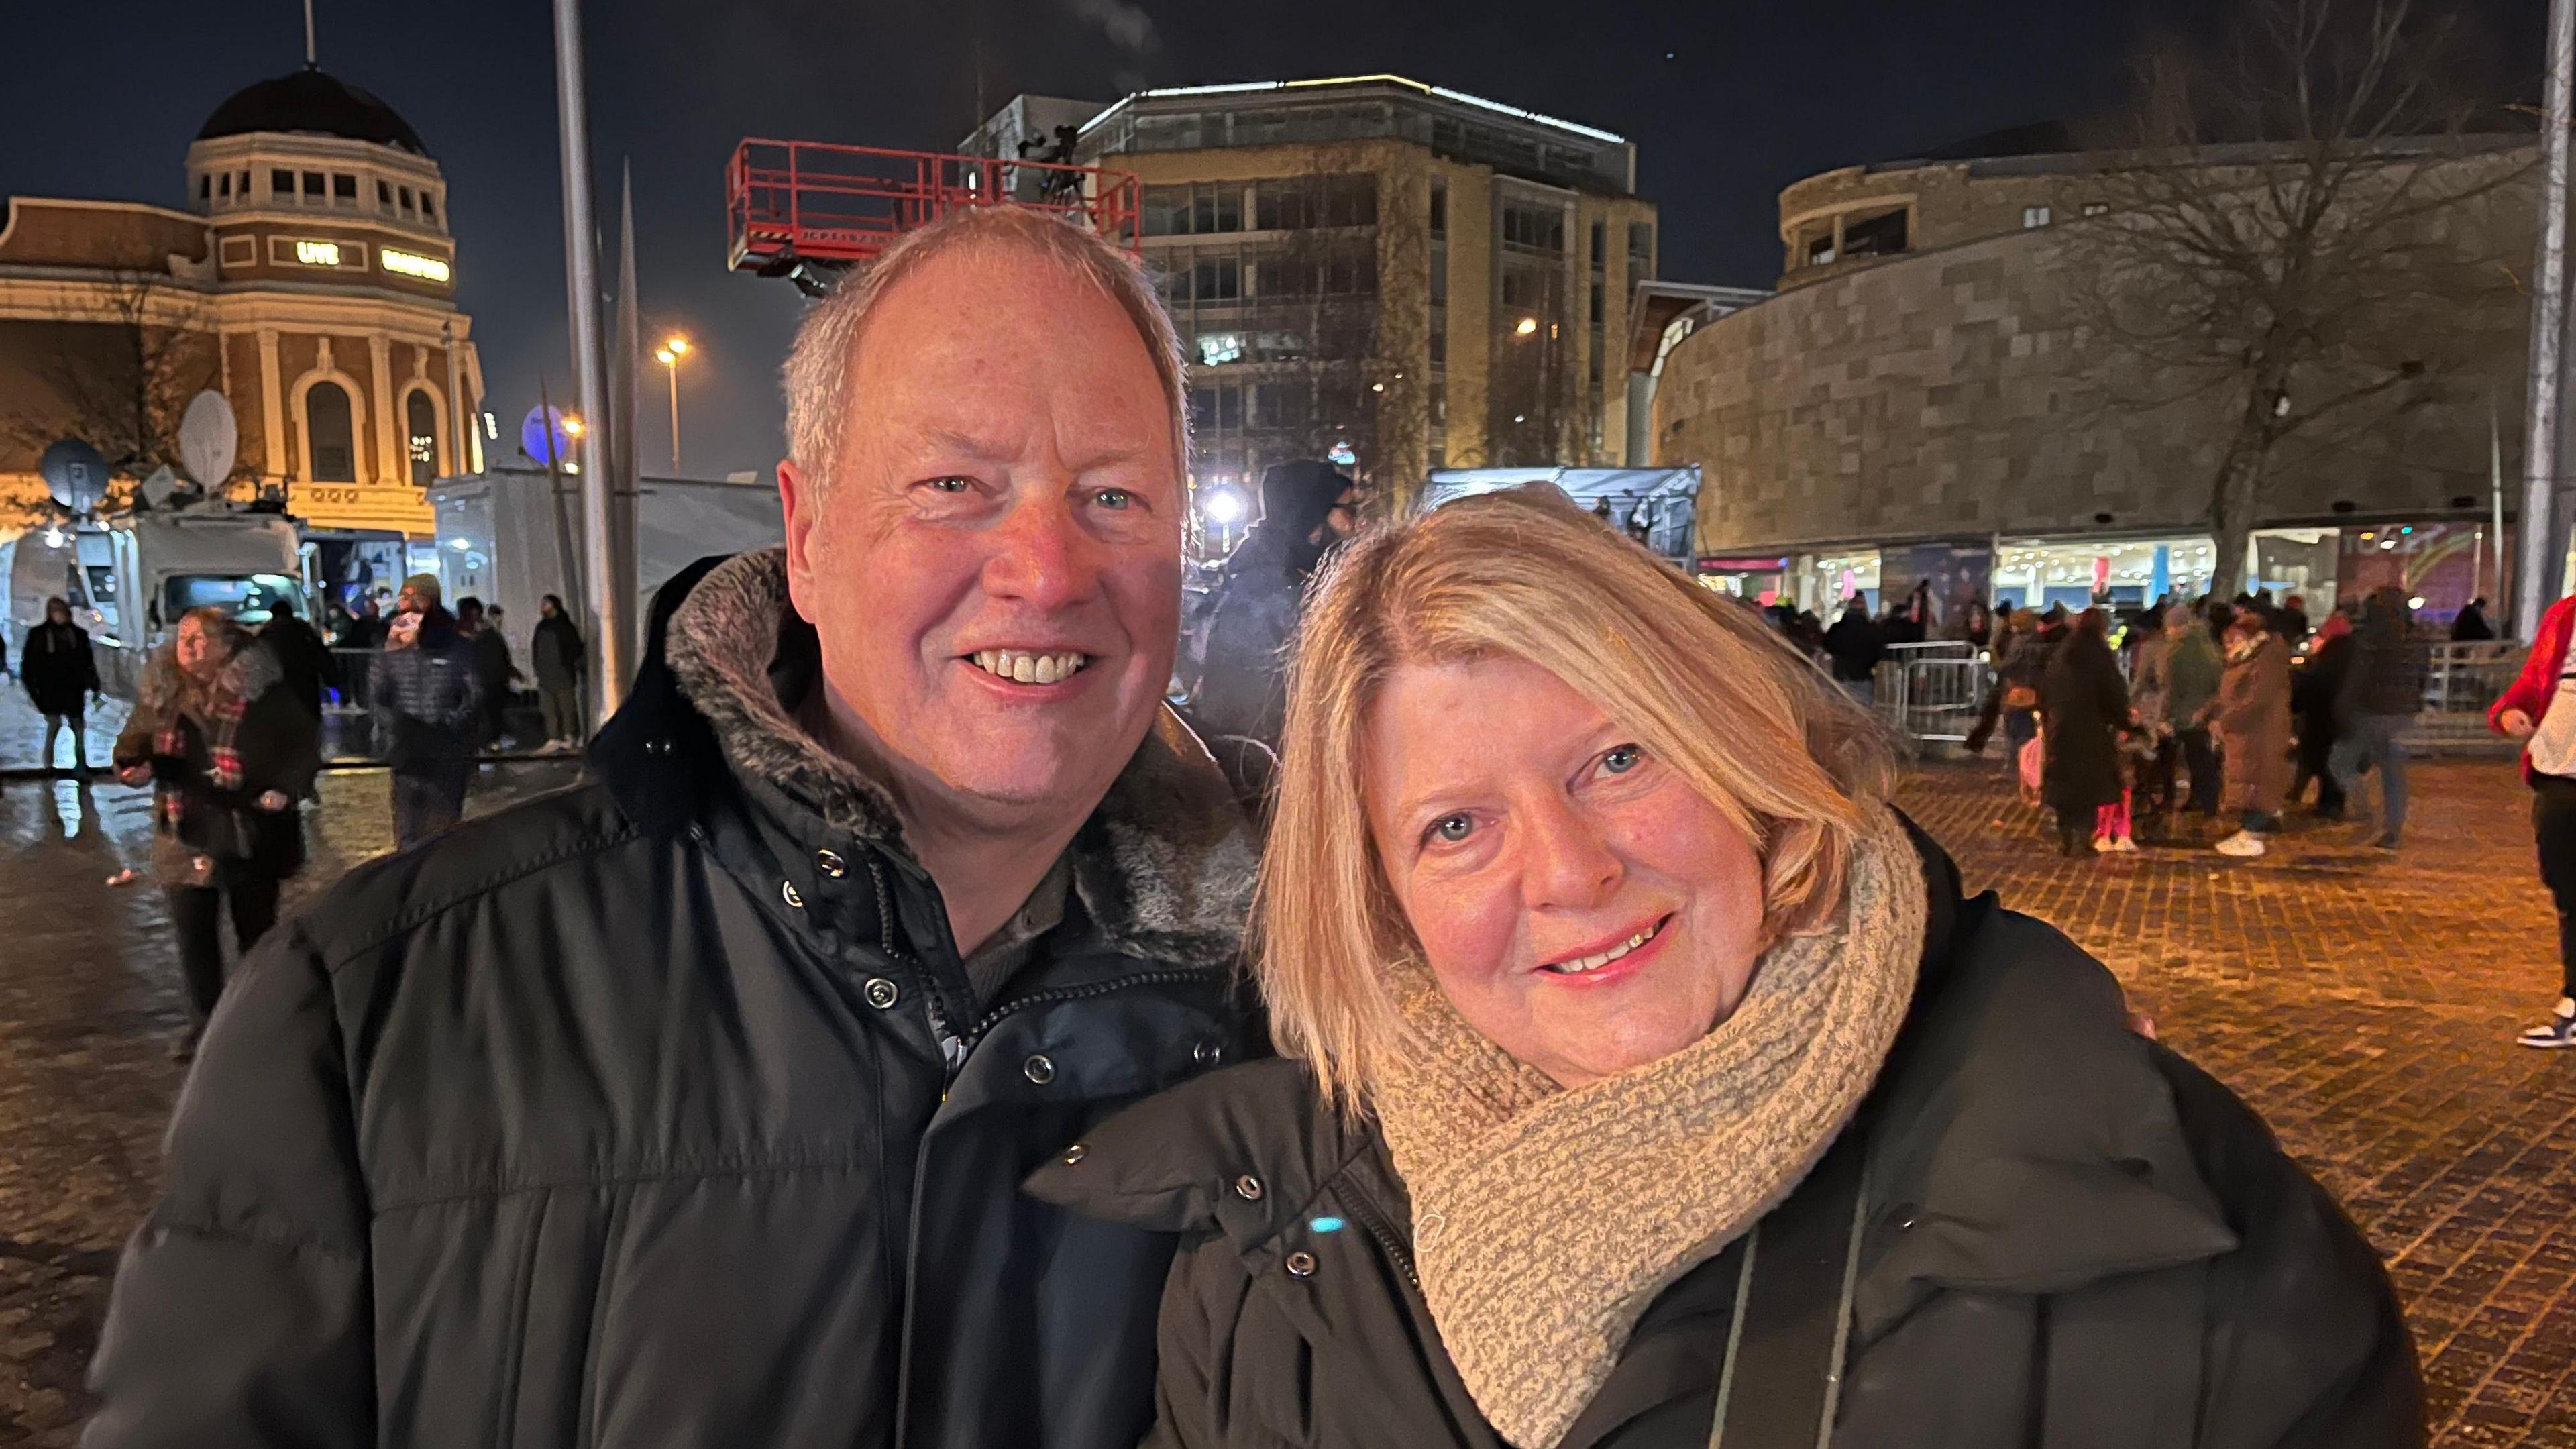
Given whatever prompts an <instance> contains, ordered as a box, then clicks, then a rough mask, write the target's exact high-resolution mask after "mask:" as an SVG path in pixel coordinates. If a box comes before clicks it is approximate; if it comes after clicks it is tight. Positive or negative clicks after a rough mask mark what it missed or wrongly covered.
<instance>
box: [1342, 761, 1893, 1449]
mask: <svg viewBox="0 0 2576 1449" xmlns="http://www.w3.org/2000/svg"><path fill="white" fill-rule="evenodd" d="M1848 879H1849V885H1848V888H1847V894H1846V896H1845V899H1844V910H1843V912H1842V914H1841V916H1840V918H1839V919H1837V920H1836V921H1835V923H1834V924H1833V926H1832V927H1831V928H1830V929H1828V930H1825V931H1823V932H1819V933H1816V934H1811V935H1805V936H1797V937H1792V938H1790V939H1787V940H1784V941H1782V942H1780V943H1779V944H1777V945H1775V946H1773V947H1772V948H1771V949H1770V950H1769V951H1768V952H1766V953H1764V955H1763V957H1762V960H1761V961H1760V963H1759V965H1758V967H1757V968H1756V971H1755V974H1754V977H1753V983H1752V986H1751V988H1750V989H1749V990H1748V991H1747V992H1746V994H1745V997H1744V1000H1743V1002H1742V1003H1741V1004H1740V1005H1739V1006H1738V1007H1737V1008H1736V1010H1735V1013H1734V1015H1732V1016H1730V1017H1728V1018H1727V1019H1726V1020H1725V1021H1724V1022H1722V1023H1720V1024H1719V1025H1718V1027H1717V1029H1716V1030H1715V1031H1712V1032H1710V1033H1709V1034H1708V1035H1707V1036H1706V1037H1704V1038H1702V1039H1701V1040H1700V1041H1698V1042H1696V1043H1694V1044H1692V1045H1691V1046H1689V1047H1686V1048H1684V1049H1683V1050H1681V1051H1679V1052H1676V1053H1674V1054H1673V1055H1672V1056H1669V1057H1666V1058H1664V1059H1663V1060H1661V1061H1657V1062H1650V1063H1648V1064H1647V1065H1645V1066H1642V1067H1639V1068H1637V1069H1635V1070H1634V1071H1629V1072H1623V1073H1621V1074H1620V1075H1618V1076H1615V1077H1610V1078H1606V1079H1604V1080H1602V1081H1598V1082H1594V1083H1592V1084H1590V1085H1588V1086H1585V1087H1582V1088H1580V1089H1578V1090H1574V1091H1567V1090H1566V1089H1564V1088H1562V1087H1559V1086H1558V1085H1556V1083H1555V1082H1553V1081H1552V1080H1550V1079H1549V1078H1547V1077H1546V1076H1545V1075H1543V1074H1541V1073H1540V1072H1539V1071H1538V1070H1537V1069H1536V1068H1534V1067H1530V1066H1526V1065H1524V1064H1522V1063H1520V1062H1518V1061H1515V1060H1513V1059H1512V1058H1511V1057H1509V1056H1506V1055H1504V1053H1503V1052H1502V1050H1501V1049H1500V1048H1498V1047H1496V1046H1494V1045H1493V1044H1492V1043H1491V1042H1488V1041H1486V1040H1485V1039H1484V1038H1483V1037H1480V1036H1478V1035H1477V1034H1476V1033H1475V1032H1474V1031H1472V1030H1471V1029H1469V1027H1468V1026H1467V1024H1466V1023H1465V1022H1464V1021H1463V1020H1461V1019H1460V1018H1459V1016H1458V1014H1457V1012H1456V1011H1455V1010H1453V1009H1452V1008H1451V1007H1450V1006H1449V1004H1448V1002H1447V1000H1446V999H1445V998H1444V997H1442V996H1441V995H1440V993H1439V991H1438V989H1437V988H1436V987H1435V986H1433V984H1432V982H1431V979H1430V975H1429V973H1428V972H1427V971H1426V970H1424V969H1423V968H1421V967H1419V966H1414V967H1411V968H1410V969H1409V970H1407V971H1405V972H1404V973H1403V974H1404V980H1403V982H1402V984H1401V985H1400V987H1399V993H1400V996H1401V999H1402V1005H1403V1009H1404V1012H1405V1015H1406V1017H1407V1019H1408V1020H1409V1021H1410V1022H1411V1024H1412V1025H1413V1027H1414V1028H1415V1029H1416V1030H1417V1031H1418V1032H1420V1033H1421V1037H1422V1043H1423V1045H1422V1049H1421V1050H1420V1051H1418V1052H1417V1053H1415V1054H1412V1057H1411V1059H1410V1060H1408V1061H1406V1062H1405V1063H1404V1064H1403V1066H1402V1067H1401V1068H1400V1069H1399V1072H1398V1074H1397V1075H1395V1076H1394V1077H1393V1079H1391V1080H1390V1081H1388V1082H1386V1083H1385V1084H1384V1085H1383V1086H1382V1087H1381V1088H1380V1090H1379V1092H1378V1095H1377V1098H1376V1101H1375V1106H1376V1108H1377V1112H1378V1116H1379V1120H1380V1122H1381V1124H1382V1125H1383V1127H1384V1129H1385V1132H1386V1140H1387V1146H1388V1149H1389V1150H1390V1152H1391V1153H1392V1155H1393V1156H1394V1159H1395V1165H1396V1170H1397V1171H1398V1172H1399V1173H1400V1174H1402V1176H1403V1178H1404V1182H1405V1185H1406V1187H1407V1188H1408V1189H1410V1190H1411V1193H1412V1196H1413V1231H1414V1248H1415V1256H1416V1260H1417V1266H1418V1269H1419V1271H1420V1275H1421V1278H1422V1292H1423V1297H1424V1298H1425V1300H1426V1301H1427V1302H1428V1303H1429V1304H1430V1307H1431V1316H1432V1319H1433V1321H1434V1322H1435V1323H1436V1324H1437V1325H1438V1326H1439V1329H1440V1339H1441V1342H1442V1343H1443V1344H1445V1345H1446V1346H1447V1347H1448V1350H1449V1354H1450V1357H1451V1358H1452V1359H1454V1360H1455V1361H1456V1363H1457V1365H1458V1371H1459V1374H1460V1376H1461V1377H1462V1378H1463V1379H1464V1380H1465V1383H1466V1385H1467V1389H1468V1392H1470V1393H1471V1394H1473V1395H1474V1396H1475V1400H1476V1407H1477V1408H1478V1409H1480V1410H1482V1411H1483V1413H1484V1415H1485V1417H1486V1418H1487V1419H1488V1420H1489V1421H1491V1422H1492V1424H1493V1426H1494V1427H1495V1429H1496V1430H1498V1431H1499V1432H1500V1433H1501V1434H1502V1436H1503V1437H1504V1438H1505V1439H1507V1440H1509V1441H1510V1442H1511V1443H1512V1444H1514V1445H1516V1446H1518V1449H1548V1446H1551V1445H1554V1444H1555V1443H1557V1441H1558V1440H1560V1439H1561V1438H1563V1437H1564V1434H1565V1431H1566V1430H1567V1429H1569V1428H1571V1427H1572V1426H1573V1424H1574V1421H1575V1419H1576V1417H1577V1416H1578V1415H1580V1414H1581V1413H1582V1411H1583V1408H1584V1406H1585V1405H1586V1404H1588V1403H1590V1402H1591V1400H1592V1397H1593V1395H1594V1394H1596V1393H1598V1392H1599V1391H1600V1388H1601V1385H1602V1383H1603V1381H1604V1380H1605V1379H1607V1378H1608V1377H1609V1373H1610V1369H1611V1367H1612V1366H1613V1365H1614V1364H1616V1363H1617V1362H1618V1358H1619V1354H1620V1351H1621V1350H1622V1349H1623V1348H1624V1347H1625V1346H1626V1345H1627V1341H1628V1335H1629V1332H1630V1331H1631V1330H1632V1329H1633V1328H1634V1327H1635V1326H1636V1322H1637V1319H1638V1317H1639V1315H1641V1314H1642V1313H1644V1311H1645V1309H1646V1306H1647V1305H1648V1304H1649V1303H1651V1302H1652V1301H1653V1300H1654V1298H1655V1295H1656V1294H1657V1293H1659V1292H1661V1291H1662V1290H1663V1289H1664V1288H1665V1287H1667V1286H1669V1285H1670V1284H1671V1283H1672V1282H1673V1281H1674V1280H1675V1279H1677V1278H1679V1277H1680V1276H1681V1275H1682V1274H1684V1273H1686V1272H1688V1271H1689V1270H1690V1269H1692V1268H1693V1267H1696V1266H1698V1265H1699V1264H1700V1263H1702V1262H1705V1261H1707V1260H1708V1259H1709V1258H1711V1257H1714V1256H1715V1255H1717V1254H1718V1253H1720V1252H1723V1251H1724V1250H1725V1248H1726V1246H1727V1244H1729V1243H1731V1242H1733V1241H1734V1240H1735V1239H1736V1238H1737V1237H1739V1236H1741V1235H1742V1234H1743V1233H1744V1232H1745V1231H1746V1230H1747V1229H1749V1228H1750V1227H1752V1225H1753V1224H1754V1223H1755V1222H1756V1221H1758V1220H1759V1219H1760V1218H1761V1217H1762V1215H1763V1214H1764V1213H1766V1212H1768V1211H1770V1209H1771V1208H1772V1207H1774V1206H1775V1205H1777V1204H1778V1203H1779V1202H1780V1201H1781V1199H1783V1198H1785V1197H1787V1196H1788V1195H1789V1193H1790V1191H1791V1190H1792V1189H1794V1188H1795V1187H1796V1186H1797V1185H1798V1183H1799V1181H1800V1180H1801V1179H1803V1178H1804V1177H1805V1176H1806V1174H1807V1171H1808V1169H1810V1168H1812V1167H1814V1166H1815V1164H1816V1161H1817V1159H1819V1158H1820V1157H1822V1156H1823V1155H1824V1152H1825V1149H1826V1148H1827V1147H1828V1146H1830V1145H1832V1143H1833V1140H1834V1138H1835V1137H1837V1136H1838V1135H1840V1134H1841V1132H1842V1129H1843V1127H1844V1125H1845V1124H1846V1123H1848V1122H1849V1121H1850V1120H1851V1116H1852V1113H1853V1112H1854V1111H1855V1110H1856V1109H1857V1108H1858V1107H1859V1105H1860V1102H1861V1099H1862V1098H1863V1097H1865V1096H1867V1095H1868V1093H1869V1090H1870V1086H1871V1084H1872V1083H1873V1082H1874V1081H1875V1079H1876V1077H1877V1074H1878V1068H1879V1064H1880V1063H1881V1062H1882V1061H1883V1060H1885V1058H1886V1056H1887V1052H1888V1048H1889V1046H1890V1045H1891V1044H1892V1043H1893V1042H1894V1041H1895V1039H1896V1032H1897V1028H1898V1027H1899V1026H1900V1025H1901V1024H1902V1023H1903V1021H1904V1018H1905V1011H1906V1007H1907V1004H1908V1003H1909V1002H1910V1001H1911V1000H1912V998H1913V992H1914V977H1915V971H1916V967H1917V964H1918V961H1919V958H1920V957H1921V955H1922V949H1923V930H1924V924H1923V923H1924V911H1925V893H1924V885H1923V874H1922V866H1921V863H1920V860H1919V859H1918V857H1917V856H1916V854H1915V852H1914V848H1913V844H1912V842H1911V841H1910V840H1908V838H1907V837H1906V834H1905V830H1904V827H1903V826H1902V825H1901V824H1899V823H1898V821H1897V819H1896V817H1895V814H1894V812H1893V811H1890V810H1886V809H1884V808H1875V809H1874V814H1873V818H1872V820H1871V822H1870V825H1869V828H1868V829H1867V830H1866V831H1865V833H1864V834H1863V836H1862V837H1861V840H1860V841H1859V844H1858V848H1857V849H1856V850H1855V851H1854V852H1853V860H1852V868H1851V871H1850V873H1849V877H1848Z"/></svg>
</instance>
